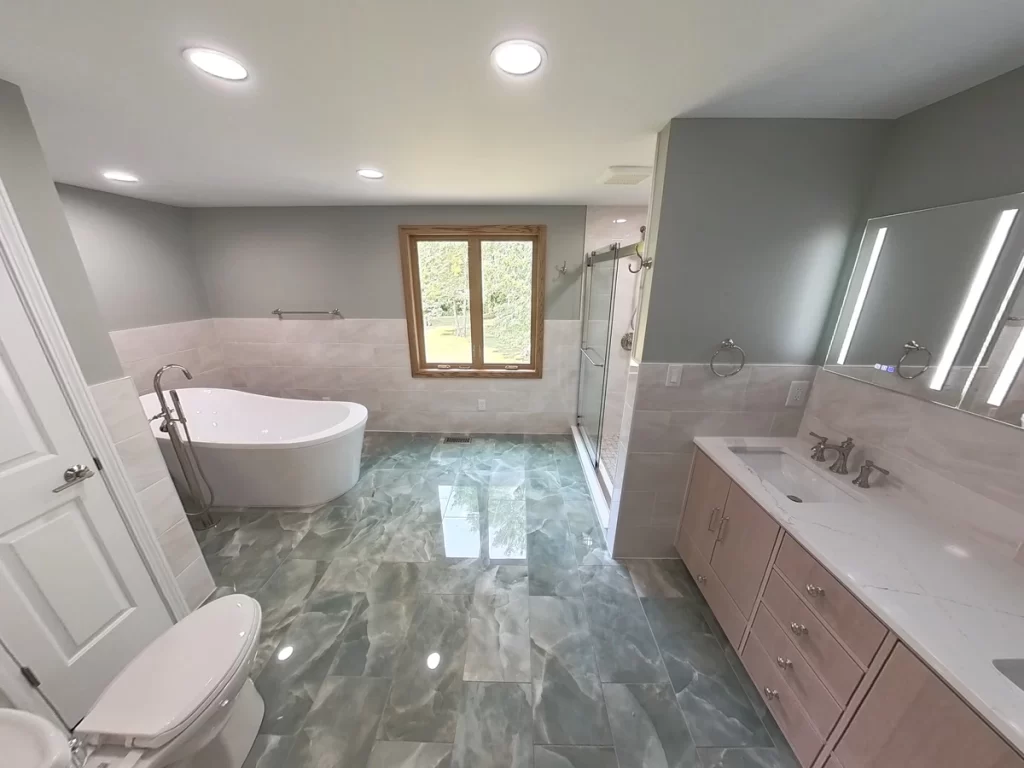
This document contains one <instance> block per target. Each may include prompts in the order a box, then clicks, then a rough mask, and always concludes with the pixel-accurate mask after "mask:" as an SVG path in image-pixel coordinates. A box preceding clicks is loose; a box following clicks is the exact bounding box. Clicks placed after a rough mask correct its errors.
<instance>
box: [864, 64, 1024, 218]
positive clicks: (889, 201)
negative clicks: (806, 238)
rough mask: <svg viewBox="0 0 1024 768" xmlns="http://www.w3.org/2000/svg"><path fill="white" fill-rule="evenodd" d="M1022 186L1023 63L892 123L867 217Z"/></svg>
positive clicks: (1021, 189)
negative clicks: (1017, 67) (1018, 67)
mask: <svg viewBox="0 0 1024 768" xmlns="http://www.w3.org/2000/svg"><path fill="white" fill-rule="evenodd" d="M1016 192H1024V67H1021V68H1020V69H1015V70H1014V71H1012V72H1008V73H1007V74H1005V75H1002V76H1001V77H997V78H995V79H993V80H989V81H988V82H986V83H982V84H981V85H979V86H976V87H974V88H971V89H969V90H966V91H964V92H963V93H958V94H956V95H955V96H950V97H949V98H948V99H943V100H942V101H939V102H936V103H935V104H932V105H931V106H928V107H924V108H923V109H919V110H917V111H916V112H911V113H910V114H909V115H905V116H903V117H901V118H900V119H899V120H897V121H896V122H895V125H894V126H893V130H892V132H891V134H890V137H889V140H888V142H887V143H886V147H885V153H884V155H883V158H882V162H881V163H880V164H879V172H878V175H877V177H876V178H875V181H874V183H873V185H872V189H871V196H870V197H869V199H868V201H867V206H866V209H865V218H868V217H871V216H881V215H884V214H889V213H902V212H904V211H914V210H920V209H922V208H931V207H933V206H937V205H949V204H950V203H961V202H966V201H968V200H981V199H984V198H987V197H998V196H1000V195H1010V194H1014V193H1016Z"/></svg>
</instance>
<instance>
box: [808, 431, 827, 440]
mask: <svg viewBox="0 0 1024 768" xmlns="http://www.w3.org/2000/svg"><path fill="white" fill-rule="evenodd" d="M808 434H810V436H811V437H815V438H817V439H818V441H819V442H822V443H827V442H828V438H827V437H822V436H821V435H819V434H818V433H817V432H810V433H808Z"/></svg>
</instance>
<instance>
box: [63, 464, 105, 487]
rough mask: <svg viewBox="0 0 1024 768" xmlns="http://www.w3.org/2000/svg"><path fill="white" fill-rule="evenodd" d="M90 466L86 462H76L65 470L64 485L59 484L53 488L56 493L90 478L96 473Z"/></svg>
mask: <svg viewBox="0 0 1024 768" xmlns="http://www.w3.org/2000/svg"><path fill="white" fill-rule="evenodd" d="M95 474H96V473H95V472H93V471H92V470H91V469H89V467H87V466H85V464H75V465H74V466H73V467H68V468H67V469H65V470H64V485H58V486H57V487H56V488H54V489H53V492H54V493H60V492H61V491H63V490H66V489H68V488H70V487H71V486H72V485H78V483H80V482H82V481H83V480H88V479H89V478H90V477H92V476H93V475H95Z"/></svg>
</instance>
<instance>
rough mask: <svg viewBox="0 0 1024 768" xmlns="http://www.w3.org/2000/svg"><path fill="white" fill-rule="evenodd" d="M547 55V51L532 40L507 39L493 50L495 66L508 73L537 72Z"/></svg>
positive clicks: (492, 59) (492, 57)
mask: <svg viewBox="0 0 1024 768" xmlns="http://www.w3.org/2000/svg"><path fill="white" fill-rule="evenodd" d="M546 57H547V53H546V51H545V50H544V49H543V48H542V47H541V46H539V45H538V44H537V43H534V42H531V41H530V40H506V41H505V42H503V43H498V44H497V45H496V46H495V47H494V50H493V51H491V61H492V62H494V66H496V67H497V68H498V69H500V70H501V71H502V72H504V73H506V74H508V75H528V74H530V73H531V72H536V71H537V70H538V69H540V65H541V64H543V63H544V59H545V58H546Z"/></svg>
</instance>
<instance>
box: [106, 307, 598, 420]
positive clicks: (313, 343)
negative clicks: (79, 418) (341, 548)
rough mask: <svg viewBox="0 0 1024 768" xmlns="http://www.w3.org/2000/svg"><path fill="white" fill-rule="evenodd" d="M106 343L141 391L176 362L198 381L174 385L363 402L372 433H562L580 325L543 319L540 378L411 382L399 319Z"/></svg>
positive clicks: (194, 325) (123, 336)
mask: <svg viewBox="0 0 1024 768" xmlns="http://www.w3.org/2000/svg"><path fill="white" fill-rule="evenodd" d="M110 337H111V339H112V340H113V342H114V347H115V348H116V349H117V353H118V356H119V357H120V359H121V364H122V365H123V366H124V368H125V371H126V372H127V373H128V374H129V375H130V376H131V378H132V380H133V381H134V382H135V386H136V388H137V389H138V390H139V392H141V393H147V392H151V391H152V379H153V374H154V373H155V372H156V371H157V369H159V368H160V367H161V366H162V365H165V364H167V363H170V362H174V363H179V364H181V365H184V366H185V367H186V368H188V369H189V370H190V371H191V372H192V373H193V374H195V379H194V380H193V381H192V382H191V383H190V384H189V383H186V382H185V380H184V379H183V378H181V377H178V376H175V378H174V379H173V386H176V387H184V386H190V385H191V386H207V387H229V388H233V389H241V390H245V391H247V392H255V393H257V394H262V395H273V396H279V397H295V398H303V399H312V400H320V399H329V400H346V401H351V402H357V403H362V404H363V405H365V406H366V407H367V408H368V409H369V411H370V417H369V422H368V425H367V427H368V429H371V430H382V431H391V432H469V433H474V432H490V433H530V434H545V433H553V434H564V433H568V431H569V427H570V425H571V424H572V423H573V422H574V420H575V416H576V388H577V380H578V368H579V338H580V322H579V321H578V320H547V321H545V323H544V376H543V378H542V379H540V380H536V379H511V380H507V381H496V380H493V379H425V378H413V376H412V374H411V373H410V365H409V344H408V332H407V329H406V323H405V320H401V319H398V320H394V319H390V320H382V319H359V318H346V319H343V320H342V319H326V320H291V319H289V320H278V319H276V318H215V319H209V320H193V321H189V322H183V323H171V324H168V325H157V326H150V327H146V328H131V329H127V330H121V331H113V332H112V333H111V334H110ZM166 381H167V383H168V385H169V386H170V385H171V382H172V379H171V378H170V377H168V379H167V380H166ZM480 400H483V401H484V403H485V410H483V411H481V410H478V403H479V401H480Z"/></svg>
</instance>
